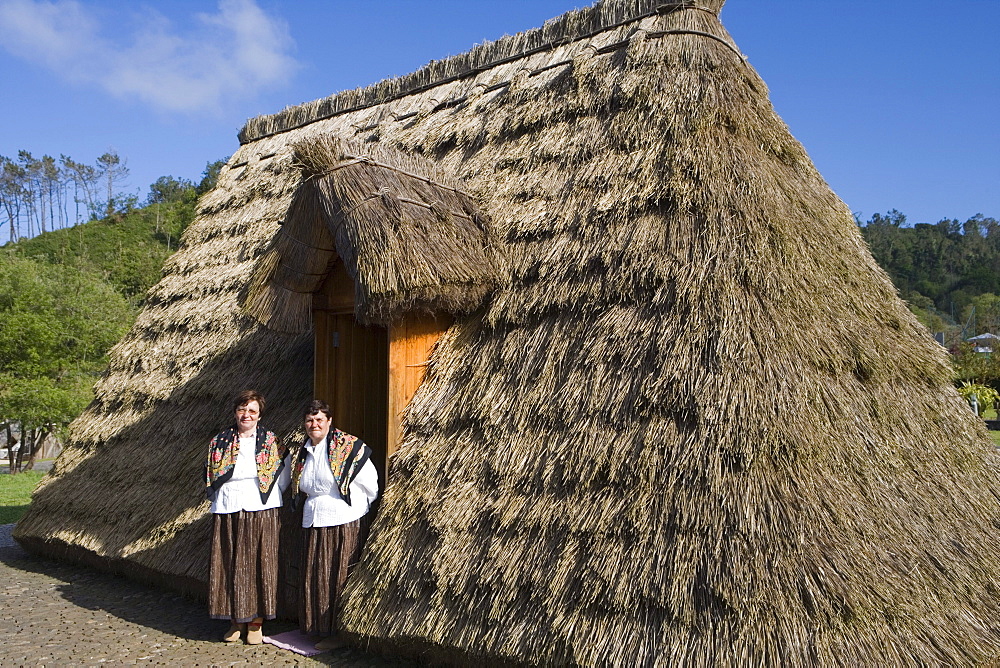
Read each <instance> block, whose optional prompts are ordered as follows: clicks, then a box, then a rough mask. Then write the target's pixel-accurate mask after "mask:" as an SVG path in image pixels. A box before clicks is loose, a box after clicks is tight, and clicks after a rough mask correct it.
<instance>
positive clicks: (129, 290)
mask: <svg viewBox="0 0 1000 668" xmlns="http://www.w3.org/2000/svg"><path fill="white" fill-rule="evenodd" d="M20 156H21V160H20V161H14V160H10V159H7V158H4V157H2V156H0V170H2V173H3V174H4V180H3V182H2V186H0V204H2V206H3V211H4V212H5V213H7V215H8V217H7V224H8V225H10V232H9V234H10V236H11V237H12V238H14V240H13V241H9V242H8V243H7V244H6V245H4V246H3V247H2V248H0V429H2V430H3V431H4V436H5V437H6V441H5V442H6V443H7V444H17V445H19V446H20V447H18V449H17V455H16V456H15V455H14V450H13V449H9V455H8V457H9V462H10V470H11V471H17V470H18V469H20V468H21V466H22V464H23V462H22V459H24V456H25V454H26V453H27V454H28V458H29V461H28V462H27V464H26V466H25V468H30V466H31V461H30V457H32V454H33V453H34V452H35V451H36V447H37V445H39V444H41V443H42V442H43V441H44V439H45V438H46V437H47V436H48V435H49V434H50V433H59V432H61V431H62V430H63V429H65V427H66V426H67V425H68V424H69V422H70V421H72V419H73V418H75V417H76V416H77V415H79V414H80V412H81V411H82V410H83V409H84V407H86V405H87V404H88V403H89V402H90V400H91V399H92V397H93V391H92V387H93V385H94V382H95V380H96V379H97V377H98V376H99V375H100V373H101V372H102V371H103V370H104V368H105V367H106V366H107V353H108V350H109V349H110V348H111V346H112V345H114V344H115V343H116V342H117V341H118V340H119V339H120V338H121V337H122V335H123V334H124V333H125V331H126V330H127V329H128V328H129V327H130V326H131V324H132V322H133V321H134V320H135V318H136V316H137V315H138V312H139V309H140V308H141V306H142V301H143V299H144V296H145V294H146V291H147V290H148V289H149V288H150V287H152V285H153V284H155V283H156V282H157V281H158V280H159V278H160V275H161V267H162V266H163V262H164V261H165V260H166V259H167V257H169V255H170V254H171V253H172V252H174V251H175V250H176V248H177V244H178V240H179V238H180V235H181V233H182V232H183V231H184V229H185V228H186V227H187V226H188V224H189V223H190V222H191V221H192V220H193V219H194V215H195V207H196V203H197V200H198V197H199V196H200V195H201V194H203V193H204V192H207V191H208V190H210V189H211V188H212V186H213V185H214V183H215V179H216V178H217V176H218V173H219V170H220V168H221V166H222V164H223V161H217V162H214V163H210V164H209V165H208V166H207V167H206V169H205V172H204V174H203V178H202V179H201V181H200V182H199V183H197V184H195V183H193V182H191V181H187V180H186V179H178V178H174V177H172V176H164V177H161V178H159V179H157V181H156V182H155V183H153V184H152V185H151V186H150V188H149V194H148V196H147V197H146V200H145V201H144V202H143V203H142V204H141V205H140V204H139V203H138V201H137V198H136V197H134V196H130V197H122V196H120V195H119V194H118V192H117V191H116V190H115V183H116V182H115V180H114V179H115V176H114V174H119V175H120V174H122V173H123V172H122V171H120V170H121V169H124V164H123V161H121V160H120V159H118V158H117V156H114V160H112V159H109V158H107V156H102V158H104V160H103V161H101V160H100V159H99V162H98V165H97V166H92V167H89V168H88V167H87V166H86V165H82V166H81V165H79V164H78V163H75V162H73V161H71V160H69V159H68V158H63V160H62V161H61V162H60V163H59V164H62V165H63V166H65V165H67V164H69V165H72V166H73V168H72V169H70V168H68V167H64V168H65V170H66V171H63V172H61V174H62V176H58V173H60V172H59V164H57V163H56V162H55V161H52V160H51V159H48V157H47V156H45V157H44V158H43V159H41V160H40V161H37V164H38V165H40V166H38V168H37V169H34V170H32V169H28V167H27V165H28V164H29V163H28V158H30V154H28V153H26V152H24V151H22V152H21V153H20ZM19 163H20V164H19ZM30 164H34V163H30ZM115 166H117V167H118V168H119V171H116V172H114V174H112V175H111V176H109V172H108V171H107V170H110V169H112V168H114V167H115ZM51 170H55V172H56V173H57V175H56V177H53V178H52V179H51V181H50V180H47V179H48V178H49V177H48V176H46V175H47V174H50V171H51ZM80 173H84V174H87V175H89V177H93V179H92V180H91V181H90V182H89V183H87V184H86V185H84V180H83V178H82V177H80V179H81V180H80V181H79V182H78V183H77V182H73V176H74V175H75V174H80ZM126 173H127V172H126ZM89 177H88V178H89ZM100 179H103V181H101V180H100ZM98 185H101V186H102V187H104V188H107V189H106V190H98V188H97V186H98ZM81 192H83V193H84V196H83V197H82V198H80V197H79V195H80V193H81ZM71 194H72V197H70V195H71ZM70 202H72V203H73V205H80V206H83V207H85V208H86V210H87V212H88V218H87V219H86V221H85V222H84V221H80V222H77V221H76V220H75V218H74V215H75V206H70ZM71 211H74V213H73V214H71V213H70V212H71ZM42 230H44V231H42ZM25 232H27V233H28V234H25ZM31 232H37V234H34V235H31V234H30V233H31Z"/></svg>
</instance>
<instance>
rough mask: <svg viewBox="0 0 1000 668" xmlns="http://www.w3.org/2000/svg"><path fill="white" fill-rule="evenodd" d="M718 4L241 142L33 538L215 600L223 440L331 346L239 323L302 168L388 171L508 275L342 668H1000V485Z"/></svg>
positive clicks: (474, 63)
mask: <svg viewBox="0 0 1000 668" xmlns="http://www.w3.org/2000/svg"><path fill="white" fill-rule="evenodd" d="M721 5H722V0H703V1H702V2H698V3H671V4H670V6H666V5H658V3H657V2H655V1H654V0H606V1H605V2H601V3H599V4H598V5H596V6H595V7H593V8H590V9H585V10H581V11H579V12H573V13H570V14H568V15H566V16H565V17H562V18H560V19H558V20H555V21H553V22H550V23H548V24H546V26H544V27H543V28H541V29H539V30H536V31H530V32H528V33H525V34H523V35H516V36H513V37H510V38H504V39H502V40H500V41H498V42H496V43H494V44H488V45H483V46H480V47H476V49H474V50H473V51H471V52H470V53H469V54H465V55H463V56H458V57H456V58H453V59H449V60H447V61H442V62H440V63H432V64H431V65H429V66H428V67H427V68H424V69H423V70H421V71H420V72H418V73H415V74H413V75H410V76H409V77H404V78H402V79H398V80H393V81H389V82H383V83H381V84H378V85H376V86H373V87H371V88H369V89H365V90H362V91H352V92H348V93H343V94H341V95H337V96H334V97H333V98H329V99H327V100H321V101H319V102H316V103H312V104H309V105H303V106H302V107H297V108H293V109H288V110H286V111H284V112H282V113H280V114H277V115H275V116H271V117H264V118H261V119H255V120H254V121H252V122H250V123H249V124H248V125H247V127H246V128H244V130H243V132H242V133H241V140H242V141H243V142H244V145H243V146H242V147H241V149H240V151H239V152H238V153H237V154H236V155H235V156H234V157H233V159H232V160H231V161H230V164H229V166H228V168H227V169H226V170H225V171H224V172H223V174H222V176H221V178H220V185H219V188H218V190H217V191H215V192H213V193H212V194H211V195H210V196H209V197H208V198H207V199H206V200H205V201H203V202H202V205H201V215H200V217H199V220H198V222H197V223H196V224H195V225H194V226H193V227H192V228H191V230H189V232H188V233H187V236H186V237H185V244H186V245H185V247H184V249H182V250H181V251H180V252H179V253H178V254H177V255H176V256H175V258H174V259H173V260H172V262H171V263H170V265H169V266H168V267H167V270H166V274H165V277H164V279H163V281H162V282H161V283H160V284H159V285H158V286H157V287H156V288H155V289H154V292H153V295H152V299H151V301H150V306H149V307H148V308H147V309H146V311H145V312H144V314H143V316H142V317H141V318H140V321H139V323H137V325H136V327H135V328H134V329H133V331H132V332H131V333H130V334H129V335H128V336H127V337H126V339H125V340H124V341H123V342H122V344H120V345H119V347H118V349H116V351H115V357H114V360H113V362H112V368H111V371H110V373H109V376H108V378H107V379H106V380H105V381H103V382H102V384H101V385H100V386H99V387H98V400H97V401H96V402H95V404H94V405H93V406H92V407H91V408H90V409H89V410H88V412H87V413H86V414H85V415H84V416H83V417H82V418H81V419H80V420H79V421H78V422H77V423H76V424H75V425H74V440H73V443H72V444H71V447H70V448H69V450H68V454H66V455H64V456H63V457H62V458H61V459H60V461H59V463H58V465H57V469H56V474H55V477H54V478H52V479H50V480H49V481H48V483H47V484H46V485H45V486H44V487H43V488H42V489H41V491H40V492H39V493H38V494H37V495H36V498H35V501H34V502H33V506H32V509H31V510H30V511H29V514H28V516H27V517H26V518H25V520H24V521H23V522H22V524H21V525H19V526H18V534H17V535H18V537H19V538H20V539H21V540H22V541H25V542H27V543H28V544H29V545H30V546H31V547H32V548H33V549H37V550H39V551H43V552H55V551H58V549H60V548H61V546H70V547H73V548H75V549H78V550H79V551H80V552H81V553H86V554H92V555H98V556H101V557H107V558H115V559H122V560H123V563H127V564H128V565H129V566H130V567H131V566H132V565H135V564H138V565H142V566H144V567H147V568H149V569H154V570H155V571H156V572H158V573H170V574H175V573H184V574H187V575H188V576H190V577H192V578H197V577H199V576H200V577H204V572H203V571H199V568H200V567H201V566H202V565H203V562H204V559H203V557H202V556H201V555H200V554H197V547H198V546H199V545H200V546H201V549H203V550H207V547H206V545H207V541H206V540H205V532H204V528H203V527H204V524H203V513H204V505H201V506H199V505H198V504H197V501H196V498H195V497H196V496H197V494H198V493H199V492H198V490H197V489H196V487H197V485H196V483H189V482H188V481H189V480H195V479H196V478H197V475H196V471H195V469H196V467H197V466H198V464H197V463H196V462H195V460H198V459H199V457H200V453H201V450H202V447H203V444H204V439H205V438H207V437H208V435H209V432H210V431H211V429H210V428H209V423H210V422H211V420H210V419H208V416H209V413H210V412H211V411H212V410H213V409H214V407H215V406H216V405H217V404H218V403H219V401H220V396H221V394H222V392H223V390H226V391H228V390H229V389H230V388H231V386H233V385H242V384H245V383H244V382H243V381H244V379H245V377H250V378H252V379H253V380H254V381H255V382H257V381H259V382H262V383H263V382H268V383H270V385H271V386H272V391H273V392H274V393H275V394H276V396H279V397H280V399H281V401H286V400H289V401H290V400H291V399H292V398H294V397H295V396H296V395H297V394H305V393H306V387H305V386H307V385H308V382H309V381H308V378H309V374H308V371H307V367H308V355H307V353H306V349H305V348H306V343H307V342H309V337H308V336H298V337H292V338H290V339H288V341H289V343H286V344H283V345H282V346H278V345H277V344H276V341H277V340H276V339H275V338H274V337H276V336H278V335H276V334H270V333H268V332H267V331H265V330H264V329H262V328H260V327H259V326H256V325H254V324H252V323H250V322H247V321H246V320H248V319H246V320H244V319H241V318H242V316H241V315H240V311H239V296H240V294H241V291H243V290H244V289H245V285H246V283H247V282H248V281H249V280H250V278H251V277H252V276H253V275H254V272H255V271H256V270H257V268H258V264H257V263H258V261H259V257H260V254H261V253H263V252H264V250H266V249H267V248H268V247H269V244H270V243H271V240H272V238H273V236H274V235H275V234H276V232H277V230H278V229H279V226H278V222H279V221H281V220H282V218H283V217H285V216H286V214H287V212H288V210H289V207H290V206H291V205H292V201H293V197H294V194H295V192H296V191H297V190H298V189H299V188H300V184H301V173H300V170H299V168H298V167H296V165H295V159H294V148H293V147H295V146H297V145H302V143H303V142H306V143H309V142H318V141H321V140H322V139H323V138H325V137H337V138H346V139H348V140H366V141H370V142H372V143H378V144H380V145H383V146H387V147H389V148H391V149H394V150H397V151H402V152H405V153H409V154H411V155H414V156H421V157H424V158H427V159H431V160H433V161H434V162H435V163H436V164H437V166H438V167H439V168H440V169H442V170H444V171H445V172H446V173H449V174H454V175H455V176H456V177H458V178H461V179H462V180H463V181H464V182H465V183H466V184H467V187H468V191H469V192H470V193H472V194H473V195H474V197H475V199H476V201H477V202H478V204H479V206H480V209H481V210H482V211H483V212H484V213H485V214H486V215H487V216H488V219H487V222H486V225H487V229H486V234H487V237H488V238H489V239H491V240H492V242H493V243H495V244H496V246H497V250H498V253H499V255H500V256H501V257H502V258H503V263H502V264H501V265H498V268H499V270H500V275H499V280H498V282H497V285H496V288H495V290H494V291H493V292H492V293H490V294H488V295H487V296H486V297H485V301H484V302H483V304H482V305H481V306H480V307H479V308H478V309H476V310H475V311H474V312H473V313H471V314H470V315H468V316H466V317H460V318H458V319H457V320H456V323H455V325H454V326H453V327H452V328H451V329H450V330H449V331H448V332H447V333H446V334H445V336H444V337H443V338H442V340H441V341H440V342H439V343H438V345H437V348H436V352H435V355H434V357H433V359H432V364H431V366H430V367H429V369H428V373H427V376H426V379H425V381H424V383H423V385H422V387H421V388H420V390H419V391H418V392H417V394H416V396H415V397H414V399H413V402H412V403H411V405H410V407H409V409H408V411H407V414H406V418H405V421H404V441H405V442H404V445H403V448H402V449H401V450H400V451H399V452H398V453H397V455H396V456H395V458H394V460H393V462H392V467H391V471H390V477H389V481H388V487H387V489H386V492H385V496H384V499H383V502H382V507H381V510H380V514H379V516H378V518H377V520H376V522H375V525H374V527H373V529H372V535H371V539H370V541H369V544H368V547H367V548H366V552H365V554H364V556H363V558H362V561H361V563H360V564H359V566H358V567H357V569H356V570H355V571H354V572H353V574H352V576H351V580H350V581H349V584H348V591H347V596H346V601H345V608H344V617H343V619H344V623H345V624H346V627H347V629H348V631H349V632H350V633H351V634H353V635H354V637H355V638H356V639H358V640H359V641H361V642H363V643H365V644H368V645H371V646H374V647H378V648H383V649H386V650H388V651H393V652H404V653H413V654H418V655H420V656H424V657H428V658H431V659H437V660H444V661H450V662H454V663H458V664H465V665H468V664H469V663H470V662H473V661H480V662H482V663H484V664H485V665H497V664H500V663H505V662H506V663H511V664H517V663H527V664H544V665H562V664H579V665H593V666H637V665H673V664H679V665H694V666H710V665H711V666H737V665H739V666H743V665H791V666H805V665H844V666H847V665H851V666H853V665H974V664H977V663H984V662H989V661H991V660H993V659H994V658H995V657H996V656H997V655H998V653H1000V629H998V626H1000V623H998V621H997V620H1000V605H998V593H1000V592H998V588H997V582H998V581H1000V564H998V560H997V557H996V556H995V552H996V550H995V546H996V545H997V544H1000V501H998V499H1000V483H998V476H997V473H998V471H997V463H998V462H997V455H996V453H995V451H994V449H993V448H992V444H991V442H990V439H989V437H988V435H987V433H986V431H985V430H984V428H983V426H982V424H981V422H980V421H979V420H978V419H977V418H976V417H975V416H974V415H973V414H972V413H971V411H969V409H968V407H967V406H965V405H964V403H963V402H962V401H961V399H960V398H959V397H958V395H957V394H956V392H955V391H954V389H953V388H952V386H951V384H950V373H949V368H948V366H947V362H946V357H945V354H944V352H943V351H942V350H941V349H940V348H939V347H938V346H937V345H936V344H935V343H934V342H933V340H932V339H931V338H930V337H929V335H928V334H927V332H926V331H925V330H924V329H923V328H921V327H920V325H919V324H918V323H917V322H916V321H915V320H914V318H913V317H912V315H911V314H910V313H909V311H908V310H907V309H906V307H905V305H904V304H903V303H902V302H901V301H900V299H899V298H898V296H897V295H896V293H895V291H894V290H893V288H892V285H891V283H890V282H889V280H888V278H887V277H886V276H885V274H884V273H883V272H882V271H880V270H879V268H878V267H877V266H876V264H875V263H874V261H873V260H872V258H871V256H870V254H869V253H868V251H867V248H866V247H865V245H864V243H863V241H862V240H861V237H860V235H859V233H858V230H857V228H856V225H855V223H854V220H853V218H852V216H851V214H850V211H849V210H848V208H847V207H846V206H845V205H844V204H843V203H842V202H840V201H839V200H838V199H837V197H836V196H835V195H834V194H833V193H832V192H831V191H830V188H829V187H828V186H827V184H826V183H825V182H824V181H823V179H822V178H821V177H820V175H819V174H818V173H817V171H816V169H815V168H814V166H813V165H812V163H811V162H810V160H809V158H808V156H807V155H806V153H805V151H804V150H803V148H802V147H801V146H800V145H799V144H798V143H797V142H796V141H795V140H794V138H793V137H792V136H791V134H790V133H789V131H788V129H787V128H786V127H785V125H784V124H783V123H782V122H781V120H780V119H779V118H778V117H777V116H776V115H775V113H774V110H773V109H772V107H771V105H770V103H769V101H768V99H767V93H766V87H765V86H764V84H763V82H761V80H760V79H759V78H758V77H757V75H756V74H755V72H754V71H753V69H752V68H751V67H750V66H749V65H748V64H747V63H746V61H745V60H744V59H743V58H742V56H741V55H740V54H739V51H738V49H737V48H736V47H735V46H734V45H733V44H732V40H731V38H730V36H729V35H728V34H727V33H726V32H725V30H724V29H723V28H722V26H721V24H720V23H719V20H718V18H717V16H716V14H717V13H718V11H719V9H720V8H721ZM285 224H286V225H287V224H288V221H286V223H285ZM351 247H352V248H359V246H354V245H352V246H351ZM327 248H332V246H329V247H327ZM326 252H330V251H326ZM359 252H360V251H359ZM361 275H362V273H361V272H359V273H358V276H361ZM296 346H298V348H296ZM293 361H294V363H292V362H293ZM254 374H257V375H254ZM237 380H238V381H239V382H237ZM233 389H235V388H233ZM267 389H268V388H265V390H267ZM188 414H191V415H193V416H194V417H195V420H194V421H193V422H192V423H190V424H189V423H187V422H185V423H183V424H181V423H180V420H182V419H185V418H186V416H187V415H188ZM278 417H279V418H280V419H279V420H278V421H279V422H280V424H281V426H282V428H290V426H289V425H290V423H289V422H288V421H287V420H285V418H284V417H283V416H278ZM164 429H165V430H166V431H161V430H164ZM107 483H111V484H114V485H116V487H115V488H114V489H115V491H114V493H108V494H106V495H102V494H100V493H99V491H100V490H104V489H107V487H104V486H103V485H105V484H107ZM157 483H158V484H159V485H160V487H157V490H158V491H159V492H161V493H159V494H157V497H158V498H163V499H164V502H163V504H162V506H160V507H152V508H150V507H149V506H148V505H146V503H145V502H146V500H147V498H148V496H149V494H148V493H144V492H145V490H142V489H140V490H138V491H137V490H135V487H137V486H138V487H140V488H141V487H142V485H146V484H157ZM189 484H190V485H191V487H190V488H189V487H188V485H189ZM171 485H172V486H173V489H174V490H175V491H176V492H177V493H176V494H175V495H174V496H173V497H166V495H165V494H164V493H162V492H165V491H166V490H167V489H168V487H170V486H171ZM188 489H191V490H192V491H190V492H188V491H187V490H188ZM112 497H113V498H112ZM147 508H150V509H149V510H145V511H144V512H140V511H139V509H147ZM101 513H106V515H107V516H106V517H105V516H103V515H101ZM64 520H65V522H64ZM112 523H115V524H116V526H112ZM66 526H68V527H69V529H68V530H64V527H66ZM199 541H204V542H199ZM140 544H141V545H142V549H141V550H140V551H138V552H136V551H132V549H131V547H130V546H131V545H140ZM178 545H179V546H182V547H185V548H190V549H188V550H186V552H185V554H180V555H178V554H175V553H173V552H170V551H169V550H168V548H169V547H172V546H178Z"/></svg>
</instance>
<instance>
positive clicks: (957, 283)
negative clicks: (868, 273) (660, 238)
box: [859, 209, 1000, 348]
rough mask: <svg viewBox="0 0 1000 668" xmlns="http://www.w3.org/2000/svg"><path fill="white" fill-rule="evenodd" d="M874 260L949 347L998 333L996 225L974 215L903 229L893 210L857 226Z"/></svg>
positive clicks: (999, 226)
mask: <svg viewBox="0 0 1000 668" xmlns="http://www.w3.org/2000/svg"><path fill="white" fill-rule="evenodd" d="M859 225H860V226H861V233H862V235H863V236H864V238H865V241H867V242H868V246H869V247H870V248H871V251H872V255H874V257H875V260H876V261H877V262H878V263H879V265H881V267H882V268H883V269H885V271H886V272H887V273H888V274H889V276H890V277H891V278H892V281H893V283H894V284H895V285H896V288H897V289H898V290H899V294H900V296H902V298H903V299H905V300H906V301H907V302H908V303H909V305H910V308H911V310H912V311H913V312H914V313H915V314H916V315H917V317H919V318H920V320H921V322H923V323H924V324H925V325H927V327H928V328H929V329H930V330H931V331H932V332H934V333H935V334H938V333H940V334H941V335H942V336H941V339H942V341H943V342H944V343H945V344H946V345H947V346H948V347H949V348H956V347H957V346H958V345H959V344H960V342H961V341H964V340H965V339H967V338H968V337H970V336H974V335H976V334H982V333H984V332H992V333H995V334H1000V223H998V222H997V221H996V219H994V218H987V217H984V216H983V215H982V214H978V215H976V216H973V217H972V218H969V219H968V220H966V221H965V222H961V221H959V220H953V219H944V220H941V221H939V222H937V223H933V224H930V223H917V224H915V225H908V224H907V221H906V216H905V215H903V214H902V213H900V212H899V211H896V210H895V209H894V210H892V211H889V212H888V213H886V214H885V215H880V214H875V215H874V216H872V218H871V219H870V220H868V221H866V222H863V223H861V222H859Z"/></svg>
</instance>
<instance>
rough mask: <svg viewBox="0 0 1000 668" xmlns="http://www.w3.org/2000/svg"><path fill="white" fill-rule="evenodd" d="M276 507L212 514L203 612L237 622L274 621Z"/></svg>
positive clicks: (276, 581) (275, 601)
mask: <svg viewBox="0 0 1000 668" xmlns="http://www.w3.org/2000/svg"><path fill="white" fill-rule="evenodd" d="M278 513H279V509H278V508H269V509H267V510H256V511H245V510H241V511H239V512H236V513H218V514H216V515H214V518H215V519H214V524H213V531H212V558H211V565H210V567H209V576H208V614H209V616H210V617H212V618H213V619H231V620H233V621H234V622H236V623H237V624H242V623H244V622H249V621H251V620H253V619H254V618H255V617H262V618H264V619H274V617H275V615H276V613H277V607H278V533H279V524H278Z"/></svg>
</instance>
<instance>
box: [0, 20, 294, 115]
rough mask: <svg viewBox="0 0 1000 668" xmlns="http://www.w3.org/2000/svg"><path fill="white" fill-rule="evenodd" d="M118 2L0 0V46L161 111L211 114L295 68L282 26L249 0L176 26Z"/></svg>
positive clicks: (281, 79)
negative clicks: (105, 11) (111, 5)
mask: <svg viewBox="0 0 1000 668" xmlns="http://www.w3.org/2000/svg"><path fill="white" fill-rule="evenodd" d="M124 7H126V8H128V9H122V10H117V11H119V12H131V13H130V14H128V15H127V16H120V15H114V16H103V17H102V16H101V15H100V14H99V12H98V11H97V10H95V9H92V8H88V7H87V6H86V5H84V4H83V3H81V2H79V1H78V0H0V46H2V47H3V48H5V49H7V50H8V51H10V53H11V54H13V55H15V56H17V57H19V58H22V59H23V60H27V61H29V62H31V63H35V64H39V65H42V66H44V67H46V68H48V69H51V70H52V71H54V72H55V73H57V74H59V75H61V76H63V77H65V78H67V79H68V80H70V81H72V82H74V83H78V84H84V85H94V84H96V85H99V86H101V87H102V88H104V89H105V90H107V91H108V92H110V93H112V94H114V95H116V96H118V97H120V98H138V99H139V100H142V101H144V102H146V103H147V104H149V105H151V106H152V107H154V108H156V109H159V110H164V111H182V112H200V111H217V110H220V109H222V108H223V107H224V106H226V102H227V101H228V100H235V99H246V98H249V97H252V96H253V95H255V94H256V93H257V92H258V91H260V90H262V89H264V88H268V87H272V86H275V85H278V84H281V83H283V82H284V81H285V80H287V79H288V78H289V77H290V76H291V75H292V74H293V73H294V72H295V70H296V69H298V63H297V62H296V61H295V59H294V58H292V56H291V55H289V52H290V51H291V49H292V48H293V46H294V43H293V41H292V39H291V37H290V35H289V32H288V26H287V25H286V24H285V22H284V21H282V20H280V19H278V18H275V17H272V16H268V15H267V14H265V13H264V11H263V10H261V8H260V7H258V6H257V4H256V2H255V0H219V4H218V11H217V12H216V13H214V14H207V13H206V14H196V15H195V16H194V17H192V18H193V21H192V26H191V27H190V28H189V29H188V30H187V31H185V32H182V31H180V30H179V29H178V27H177V26H175V25H174V24H173V23H172V22H171V21H170V20H169V19H167V18H166V17H165V16H163V15H162V14H160V13H158V12H156V11H155V10H152V9H148V8H143V9H136V8H134V7H132V8H129V5H124ZM100 18H103V19H104V24H106V25H105V26H102V22H101V21H100V20H99V19H100ZM129 22H131V26H132V27H131V28H130V29H128V30H127V31H126V32H123V33H119V34H116V35H115V36H114V39H111V38H109V37H107V35H108V33H110V32H112V29H118V26H120V25H124V24H126V23H129Z"/></svg>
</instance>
